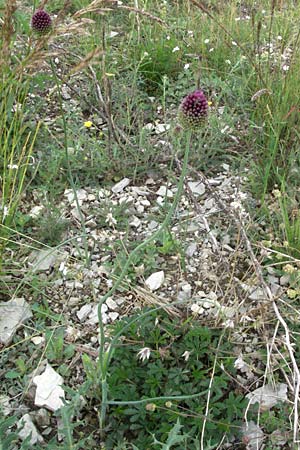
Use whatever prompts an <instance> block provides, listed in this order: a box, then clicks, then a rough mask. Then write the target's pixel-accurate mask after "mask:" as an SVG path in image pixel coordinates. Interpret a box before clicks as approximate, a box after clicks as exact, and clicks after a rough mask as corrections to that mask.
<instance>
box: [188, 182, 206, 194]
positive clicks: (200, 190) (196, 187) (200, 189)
mask: <svg viewBox="0 0 300 450" xmlns="http://www.w3.org/2000/svg"><path fill="white" fill-rule="evenodd" d="M188 186H189V188H190V190H191V191H192V193H193V194H197V195H203V194H204V192H205V186H204V184H203V183H201V181H189V182H188Z"/></svg>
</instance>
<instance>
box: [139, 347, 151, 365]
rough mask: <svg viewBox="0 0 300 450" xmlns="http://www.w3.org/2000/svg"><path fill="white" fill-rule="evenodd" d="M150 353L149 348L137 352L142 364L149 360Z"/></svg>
mask: <svg viewBox="0 0 300 450" xmlns="http://www.w3.org/2000/svg"><path fill="white" fill-rule="evenodd" d="M150 353H151V349H150V348H149V347H144V348H142V349H141V350H140V351H139V352H138V354H137V356H138V358H139V359H140V360H141V361H143V362H144V361H145V360H146V359H149V358H150Z"/></svg>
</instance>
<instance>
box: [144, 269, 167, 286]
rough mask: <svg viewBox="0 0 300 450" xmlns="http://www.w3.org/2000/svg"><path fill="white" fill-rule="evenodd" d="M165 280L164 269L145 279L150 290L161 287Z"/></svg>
mask: <svg viewBox="0 0 300 450" xmlns="http://www.w3.org/2000/svg"><path fill="white" fill-rule="evenodd" d="M164 280H165V274H164V271H163V270H161V271H159V272H155V273H153V274H152V275H150V277H148V278H147V280H146V281H145V284H146V286H147V287H148V288H149V289H150V291H156V290H157V289H159V288H160V287H161V285H162V284H163V282H164Z"/></svg>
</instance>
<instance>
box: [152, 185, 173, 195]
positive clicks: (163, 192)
mask: <svg viewBox="0 0 300 450" xmlns="http://www.w3.org/2000/svg"><path fill="white" fill-rule="evenodd" d="M156 195H158V196H160V197H165V196H167V197H168V198H172V197H173V196H174V194H173V192H172V191H171V190H170V189H167V186H160V188H159V189H158V191H157V192H156Z"/></svg>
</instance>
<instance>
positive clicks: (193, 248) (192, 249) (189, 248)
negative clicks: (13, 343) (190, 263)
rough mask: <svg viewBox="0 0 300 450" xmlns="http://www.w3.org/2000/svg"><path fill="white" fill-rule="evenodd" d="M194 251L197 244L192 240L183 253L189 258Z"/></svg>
mask: <svg viewBox="0 0 300 450" xmlns="http://www.w3.org/2000/svg"><path fill="white" fill-rule="evenodd" d="M196 251H197V244H196V242H192V243H191V244H190V245H189V246H188V248H187V249H186V251H185V254H186V256H189V257H190V258H191V257H192V256H193V255H194V253H195V252H196Z"/></svg>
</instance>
